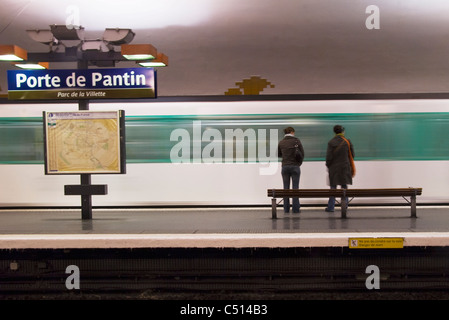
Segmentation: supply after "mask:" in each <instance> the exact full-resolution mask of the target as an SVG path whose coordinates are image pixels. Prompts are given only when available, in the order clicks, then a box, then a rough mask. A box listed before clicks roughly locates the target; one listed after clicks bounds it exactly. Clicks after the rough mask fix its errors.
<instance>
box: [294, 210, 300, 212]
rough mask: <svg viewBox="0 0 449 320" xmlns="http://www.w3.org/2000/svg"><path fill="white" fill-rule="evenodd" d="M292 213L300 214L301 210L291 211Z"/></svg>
mask: <svg viewBox="0 0 449 320" xmlns="http://www.w3.org/2000/svg"><path fill="white" fill-rule="evenodd" d="M293 213H301V210H299V211H293Z"/></svg>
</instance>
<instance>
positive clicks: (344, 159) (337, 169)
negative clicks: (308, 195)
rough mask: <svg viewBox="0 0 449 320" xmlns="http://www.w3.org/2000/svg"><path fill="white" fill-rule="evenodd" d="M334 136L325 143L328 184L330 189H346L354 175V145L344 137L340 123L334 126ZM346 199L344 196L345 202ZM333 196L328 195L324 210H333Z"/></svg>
mask: <svg viewBox="0 0 449 320" xmlns="http://www.w3.org/2000/svg"><path fill="white" fill-rule="evenodd" d="M334 133H335V137H333V138H332V139H331V140H330V141H329V142H328V144H327V152H326V167H327V168H328V171H329V185H330V188H331V189H337V185H340V186H341V188H342V189H347V188H348V184H352V178H353V177H354V175H355V166H354V146H353V145H352V143H351V141H350V140H349V139H346V138H345V128H343V127H342V126H340V125H336V126H334ZM347 203H348V199H347V198H346V204H347ZM334 209H335V197H329V201H328V204H327V208H326V210H325V211H326V212H334Z"/></svg>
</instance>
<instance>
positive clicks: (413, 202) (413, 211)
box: [410, 196, 416, 218]
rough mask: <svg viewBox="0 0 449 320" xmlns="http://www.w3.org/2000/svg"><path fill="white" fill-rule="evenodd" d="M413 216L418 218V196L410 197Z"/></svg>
mask: <svg viewBox="0 0 449 320" xmlns="http://www.w3.org/2000/svg"><path fill="white" fill-rule="evenodd" d="M410 206H411V211H412V212H411V217H412V218H416V196H411V197H410Z"/></svg>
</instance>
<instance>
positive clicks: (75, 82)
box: [8, 68, 156, 100]
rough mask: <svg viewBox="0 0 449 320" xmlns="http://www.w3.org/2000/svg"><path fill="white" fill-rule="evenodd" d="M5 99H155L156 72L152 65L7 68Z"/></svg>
mask: <svg viewBox="0 0 449 320" xmlns="http://www.w3.org/2000/svg"><path fill="white" fill-rule="evenodd" d="M8 98H9V99H11V100H34V99H57V100H80V99H115V98H156V73H155V71H154V69H153V68H121V69H75V70H71V69H64V70H8Z"/></svg>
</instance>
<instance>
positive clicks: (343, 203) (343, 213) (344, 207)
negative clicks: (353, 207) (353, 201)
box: [341, 197, 348, 218]
mask: <svg viewBox="0 0 449 320" xmlns="http://www.w3.org/2000/svg"><path fill="white" fill-rule="evenodd" d="M347 210H348V201H347V200H346V197H343V198H342V199H341V217H342V218H346V211H347Z"/></svg>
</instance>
